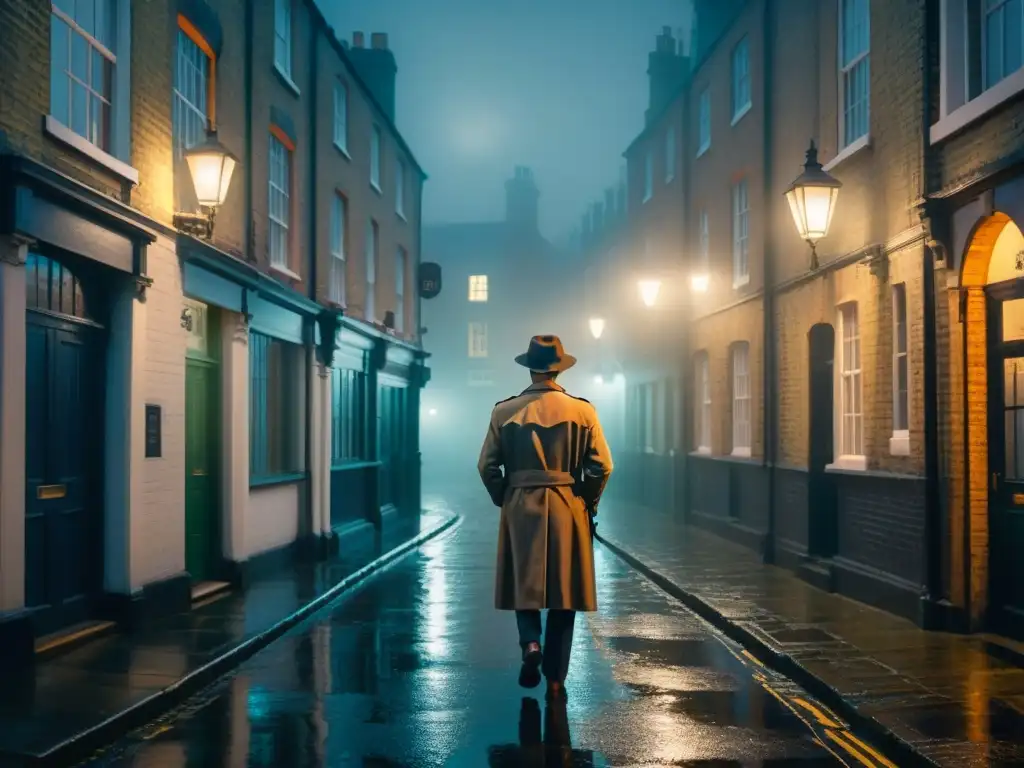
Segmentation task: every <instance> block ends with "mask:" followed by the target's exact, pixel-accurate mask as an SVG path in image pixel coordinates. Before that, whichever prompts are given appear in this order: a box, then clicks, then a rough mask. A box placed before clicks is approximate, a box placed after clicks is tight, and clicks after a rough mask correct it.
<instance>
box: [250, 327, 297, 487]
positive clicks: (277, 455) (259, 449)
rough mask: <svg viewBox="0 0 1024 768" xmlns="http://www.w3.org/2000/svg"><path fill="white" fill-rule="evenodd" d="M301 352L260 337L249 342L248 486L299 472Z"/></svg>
mask: <svg viewBox="0 0 1024 768" xmlns="http://www.w3.org/2000/svg"><path fill="white" fill-rule="evenodd" d="M303 352H304V350H303V348H302V346H300V345H298V344H289V343H287V342H284V341H280V340H278V339H273V338H271V337H269V336H264V335H263V334H262V333H256V332H253V333H251V334H250V336H249V475H250V481H252V480H260V479H264V478H270V477H280V476H281V475H286V474H291V473H295V472H301V471H302V470H303V452H302V446H303V444H304V443H303V437H302V429H301V427H299V426H297V425H300V424H301V423H302V421H301V417H300V410H299V407H298V403H300V402H301V400H300V399H299V398H300V391H301V388H300V385H299V378H298V377H297V376H296V375H295V371H297V370H299V369H300V367H301V366H302V359H303Z"/></svg>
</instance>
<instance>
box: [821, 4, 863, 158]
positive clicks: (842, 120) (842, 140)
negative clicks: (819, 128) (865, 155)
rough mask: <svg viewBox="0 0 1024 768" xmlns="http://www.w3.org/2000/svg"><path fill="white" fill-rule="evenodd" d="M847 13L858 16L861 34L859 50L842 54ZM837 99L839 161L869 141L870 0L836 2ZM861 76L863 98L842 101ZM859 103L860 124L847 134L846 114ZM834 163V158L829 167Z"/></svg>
mask: <svg viewBox="0 0 1024 768" xmlns="http://www.w3.org/2000/svg"><path fill="white" fill-rule="evenodd" d="M848 15H854V16H855V17H857V16H859V19H858V24H860V25H863V34H864V37H865V40H864V41H863V43H864V48H863V50H860V51H858V52H857V53H856V54H853V55H852V56H849V57H848V56H847V53H846V48H845V46H846V32H847V26H848V25H847V23H846V17H847V16H848ZM838 43H839V45H838V48H839V101H838V109H837V110H836V111H837V113H838V118H839V149H840V155H837V159H839V160H842V159H845V158H846V157H848V156H849V155H851V154H853V153H854V152H856V151H857V150H859V149H861V148H863V147H865V146H867V145H868V144H869V143H870V141H871V0H840V2H839V33H838ZM861 77H863V79H864V81H865V82H864V88H865V92H864V93H863V94H862V95H863V99H862V100H860V101H858V102H857V103H856V104H855V105H852V106H851V105H848V104H847V103H846V100H847V95H848V94H849V93H850V90H851V89H850V84H851V82H854V83H856V82H858V80H859V78H861ZM859 106H863V109H864V116H863V126H861V127H860V128H856V127H854V128H852V129H851V130H852V131H854V133H851V134H850V135H849V136H847V129H848V128H849V127H850V123H849V116H850V113H852V112H853V111H854V109H856V108H857V107H859ZM836 164H837V162H836V159H834V160H833V161H832V162H831V163H830V164H829V167H830V168H831V167H834V166H835V165H836Z"/></svg>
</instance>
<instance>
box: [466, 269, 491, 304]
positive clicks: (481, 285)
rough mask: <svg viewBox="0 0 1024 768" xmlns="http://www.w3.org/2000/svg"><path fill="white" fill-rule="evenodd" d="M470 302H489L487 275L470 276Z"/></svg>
mask: <svg viewBox="0 0 1024 768" xmlns="http://www.w3.org/2000/svg"><path fill="white" fill-rule="evenodd" d="M469 300H470V301H487V275H470V276H469Z"/></svg>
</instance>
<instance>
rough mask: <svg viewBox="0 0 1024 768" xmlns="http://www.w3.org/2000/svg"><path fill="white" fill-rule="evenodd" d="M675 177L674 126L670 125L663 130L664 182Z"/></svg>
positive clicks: (668, 181) (668, 182)
mask: <svg viewBox="0 0 1024 768" xmlns="http://www.w3.org/2000/svg"><path fill="white" fill-rule="evenodd" d="M675 178H676V127H675V126H674V125H670V126H669V127H668V130H667V131H666V132H665V183H666V184H670V183H671V182H672V181H673V180H675Z"/></svg>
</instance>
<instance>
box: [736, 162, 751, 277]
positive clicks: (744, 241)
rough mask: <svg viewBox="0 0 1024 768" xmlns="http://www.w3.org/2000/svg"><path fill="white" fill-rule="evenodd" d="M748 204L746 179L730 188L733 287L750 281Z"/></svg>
mask: <svg viewBox="0 0 1024 768" xmlns="http://www.w3.org/2000/svg"><path fill="white" fill-rule="evenodd" d="M749 218H750V206H749V204H748V202H747V180H746V179H742V180H741V181H739V182H738V183H737V184H736V185H735V186H734V187H733V188H732V284H733V287H734V288H738V287H739V286H741V285H746V284H747V283H749V282H750V238H749V236H748V235H749Z"/></svg>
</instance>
